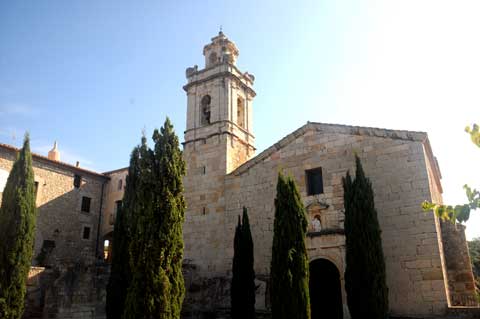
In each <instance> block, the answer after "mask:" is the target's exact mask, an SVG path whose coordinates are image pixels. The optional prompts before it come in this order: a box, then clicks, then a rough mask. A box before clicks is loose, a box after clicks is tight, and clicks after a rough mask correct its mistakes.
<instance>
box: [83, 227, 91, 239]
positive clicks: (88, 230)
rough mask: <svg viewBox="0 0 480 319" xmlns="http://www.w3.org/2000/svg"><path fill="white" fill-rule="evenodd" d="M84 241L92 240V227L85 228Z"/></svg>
mask: <svg viewBox="0 0 480 319" xmlns="http://www.w3.org/2000/svg"><path fill="white" fill-rule="evenodd" d="M82 238H83V239H90V227H83V235H82Z"/></svg>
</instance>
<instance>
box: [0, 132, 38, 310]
mask: <svg viewBox="0 0 480 319" xmlns="http://www.w3.org/2000/svg"><path fill="white" fill-rule="evenodd" d="M35 223H36V206H35V181H34V174H33V168H32V155H31V153H30V141H29V136H28V134H26V135H25V140H24V142H23V148H22V149H21V151H20V153H19V154H18V157H17V159H16V161H15V163H14V164H13V167H12V170H11V171H10V174H9V176H8V179H7V184H6V185H5V189H4V191H3V198H2V206H1V207H0V318H6V319H18V318H21V316H22V314H23V310H24V299H25V294H26V281H27V276H28V271H29V269H30V265H31V262H32V254H33V244H34V240H35Z"/></svg>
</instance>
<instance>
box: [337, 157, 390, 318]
mask: <svg viewBox="0 0 480 319" xmlns="http://www.w3.org/2000/svg"><path fill="white" fill-rule="evenodd" d="M355 161H356V174H355V180H353V181H352V178H351V177H350V173H349V172H347V175H346V177H344V178H343V188H344V205H345V239H346V270H345V289H346V292H347V303H348V309H349V310H350V315H351V316H352V319H361V318H371V319H384V318H387V317H388V288H387V284H386V273H385V260H384V257H383V249H382V239H381V231H380V225H379V223H378V218H377V211H376V210H375V204H374V194H373V189H372V184H371V182H370V180H369V179H368V178H367V177H365V173H364V171H363V168H362V163H361V162H360V159H359V158H358V156H356V157H355Z"/></svg>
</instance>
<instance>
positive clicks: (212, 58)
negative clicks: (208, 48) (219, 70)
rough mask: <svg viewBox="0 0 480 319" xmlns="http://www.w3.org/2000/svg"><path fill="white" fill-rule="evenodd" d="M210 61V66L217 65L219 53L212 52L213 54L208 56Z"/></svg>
mask: <svg viewBox="0 0 480 319" xmlns="http://www.w3.org/2000/svg"><path fill="white" fill-rule="evenodd" d="M208 61H209V62H210V64H215V63H217V62H218V58H217V53H215V52H212V53H211V54H210V55H209V56H208Z"/></svg>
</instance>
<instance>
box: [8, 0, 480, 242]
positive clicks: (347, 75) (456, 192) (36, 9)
mask: <svg viewBox="0 0 480 319" xmlns="http://www.w3.org/2000/svg"><path fill="white" fill-rule="evenodd" d="M479 16H480V2H479V1H477V0H472V1H467V0H456V1H442V0H402V1H380V0H379V1H374V0H365V1H354V0H351V1H347V0H343V1H342V0H329V1H324V0H312V1H300V0H297V1H279V0H276V1H272V0H263V1H256V0H242V1H227V0H223V1H208V0H207V1H198V0H184V1H160V0H155V1H154V0H151V1H118V0H104V1H93V0H92V1H90V0H83V1H79V0H77V1H63V0H58V1H57V0H48V1H47V0H44V1H24V0H19V1H13V0H0V39H1V40H0V143H6V144H12V145H16V146H20V145H21V142H22V139H23V135H24V133H25V131H28V132H29V133H30V135H31V145H32V149H33V150H34V151H35V152H37V153H40V154H43V155H46V154H47V152H48V150H49V149H51V147H52V145H53V142H54V141H55V140H56V141H58V145H59V150H60V152H61V157H62V161H66V162H69V163H72V164H73V163H75V162H76V161H79V162H80V166H82V167H85V168H89V169H93V170H96V171H100V172H103V171H108V170H113V169H116V168H120V167H125V166H127V165H128V160H129V154H130V152H131V150H132V148H133V147H134V146H135V145H136V144H138V142H139V141H140V137H141V134H142V131H145V132H146V134H147V135H150V134H151V133H152V131H153V129H154V128H157V127H160V126H161V125H162V124H163V122H164V120H165V118H166V116H168V117H170V119H171V120H172V122H173V124H174V126H175V130H176V131H177V133H178V135H179V136H180V138H181V139H182V138H183V131H184V130H185V121H186V118H185V115H186V96H185V92H184V91H183V89H182V86H183V85H184V84H185V83H186V78H185V69H186V68H187V67H190V66H193V65H195V64H198V65H199V67H200V68H203V65H204V60H203V55H202V49H203V46H204V45H205V44H207V43H209V42H210V39H211V38H212V37H213V36H215V35H216V34H217V33H218V31H219V28H220V26H222V29H223V32H224V33H225V34H226V35H227V36H228V37H229V38H230V39H231V40H233V41H234V42H235V43H236V44H237V47H238V48H239V50H240V56H239V60H238V62H237V65H238V67H239V68H240V69H241V70H242V71H248V72H249V73H251V74H254V75H255V79H256V80H255V85H254V87H255V90H256V92H257V97H256V98H255V101H254V104H253V105H254V123H253V125H254V134H255V136H256V144H257V149H258V150H257V153H258V152H260V151H262V150H263V149H265V148H267V147H269V146H270V145H272V144H273V143H275V142H276V141H278V140H279V139H281V138H282V137H284V136H285V135H287V134H289V133H290V132H292V131H293V130H295V129H297V128H298V127H300V126H301V125H303V124H305V123H306V122H307V121H315V122H323V123H338V124H348V125H360V126H372V127H382V128H389V129H404V130H415V131H424V132H427V133H428V135H429V138H430V141H431V144H432V148H433V151H434V154H435V155H436V157H437V158H438V162H439V165H440V169H441V172H442V177H443V179H442V184H443V188H444V194H443V195H444V201H445V202H446V203H454V204H456V203H464V202H466V198H465V194H464V191H463V188H462V187H463V185H464V184H469V185H470V186H472V187H476V188H479V187H480V183H479V181H480V170H479V169H478V162H479V160H480V149H478V148H477V147H475V146H474V145H473V144H472V143H471V142H470V140H469V136H468V135H467V134H466V133H465V132H464V128H465V126H466V125H471V124H472V123H480V107H479V106H480V89H479V88H480V41H478V31H479V30H480V19H478V17H479ZM475 164H477V165H475ZM473 237H480V211H476V212H474V213H472V217H471V219H470V221H469V222H468V223H467V238H470V239H471V238H473Z"/></svg>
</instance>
